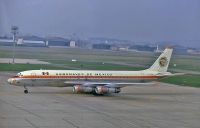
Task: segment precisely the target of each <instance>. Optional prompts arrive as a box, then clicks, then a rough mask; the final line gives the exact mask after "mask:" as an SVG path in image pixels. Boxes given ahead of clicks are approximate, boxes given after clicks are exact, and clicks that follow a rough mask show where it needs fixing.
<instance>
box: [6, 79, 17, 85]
mask: <svg viewBox="0 0 200 128" xmlns="http://www.w3.org/2000/svg"><path fill="white" fill-rule="evenodd" d="M8 83H9V84H13V85H14V84H15V83H16V80H15V79H14V78H9V79H8Z"/></svg>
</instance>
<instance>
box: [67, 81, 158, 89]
mask: <svg viewBox="0 0 200 128" xmlns="http://www.w3.org/2000/svg"><path fill="white" fill-rule="evenodd" d="M64 83H65V84H66V85H68V86H74V85H81V86H85V87H96V86H106V87H109V88H122V87H125V86H141V85H154V84H155V83H153V82H150V83H115V82H113V83H112V82H105V83H104V82H88V81H87V82H86V81H66V82H64Z"/></svg>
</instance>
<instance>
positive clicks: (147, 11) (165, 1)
mask: <svg viewBox="0 0 200 128" xmlns="http://www.w3.org/2000/svg"><path fill="white" fill-rule="evenodd" d="M11 25H17V26H18V27H19V28H20V33H22V34H35V35H41V36H49V35H57V36H63V37H64V36H66V35H69V34H72V33H76V34H77V35H79V36H81V37H86V38H87V37H108V38H118V39H130V40H133V41H151V42H156V41H176V42H184V44H186V45H189V43H187V42H189V41H190V44H193V45H197V46H198V47H199V46H200V0H0V35H4V34H8V33H10V26H11Z"/></svg>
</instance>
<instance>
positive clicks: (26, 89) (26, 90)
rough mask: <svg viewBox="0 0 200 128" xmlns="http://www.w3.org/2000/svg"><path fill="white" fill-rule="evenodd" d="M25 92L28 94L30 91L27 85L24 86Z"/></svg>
mask: <svg viewBox="0 0 200 128" xmlns="http://www.w3.org/2000/svg"><path fill="white" fill-rule="evenodd" d="M24 89H25V90H24V93H25V94H27V93H28V88H27V87H26V86H24Z"/></svg>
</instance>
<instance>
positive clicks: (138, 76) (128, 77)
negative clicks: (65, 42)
mask: <svg viewBox="0 0 200 128" xmlns="http://www.w3.org/2000/svg"><path fill="white" fill-rule="evenodd" d="M171 54H172V49H169V48H167V49H165V51H164V52H163V53H162V54H161V55H160V57H159V58H158V59H157V60H156V62H155V63H154V64H153V65H152V66H151V67H150V68H149V69H146V70H141V71H99V70H29V71H23V72H20V73H18V74H17V75H16V76H14V77H12V78H9V79H8V82H9V83H10V84H13V85H17V86H24V87H25V88H26V87H28V86H52V87H69V86H73V87H74V88H73V91H74V92H95V93H97V94H104V93H117V92H119V91H120V90H119V89H120V88H121V87H124V86H128V85H137V84H140V83H145V82H147V81H152V80H156V79H158V78H161V77H165V76H170V75H171V73H169V72H167V68H168V65H169V60H170V57H171ZM27 92H28V91H27Z"/></svg>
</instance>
